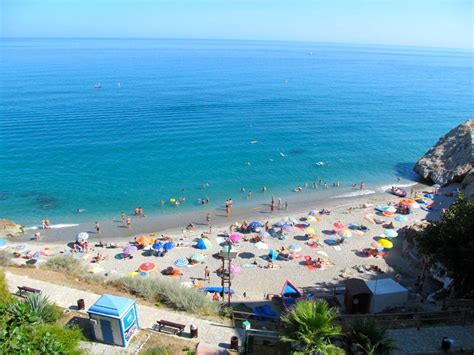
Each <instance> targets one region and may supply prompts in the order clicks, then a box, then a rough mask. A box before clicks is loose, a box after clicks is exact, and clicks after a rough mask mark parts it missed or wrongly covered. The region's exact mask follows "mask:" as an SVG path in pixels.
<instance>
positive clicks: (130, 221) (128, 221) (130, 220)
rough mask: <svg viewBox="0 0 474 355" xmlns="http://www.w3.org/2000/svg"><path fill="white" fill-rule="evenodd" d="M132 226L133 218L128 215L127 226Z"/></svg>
mask: <svg viewBox="0 0 474 355" xmlns="http://www.w3.org/2000/svg"><path fill="white" fill-rule="evenodd" d="M131 227H132V219H131V218H130V217H127V228H129V229H130V228H131Z"/></svg>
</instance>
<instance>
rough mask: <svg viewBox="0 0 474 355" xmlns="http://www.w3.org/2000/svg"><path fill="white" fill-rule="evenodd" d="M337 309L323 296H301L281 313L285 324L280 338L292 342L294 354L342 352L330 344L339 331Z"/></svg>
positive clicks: (339, 334) (342, 352)
mask: <svg viewBox="0 0 474 355" xmlns="http://www.w3.org/2000/svg"><path fill="white" fill-rule="evenodd" d="M336 317H337V310H336V309H335V308H333V307H330V306H329V305H328V303H327V302H326V301H324V300H320V301H316V302H315V301H309V300H304V301H300V302H298V303H296V306H295V308H294V309H292V310H290V311H289V312H288V313H287V314H285V315H283V316H282V321H283V323H284V325H285V328H284V332H283V336H282V337H281V340H282V341H284V342H288V343H291V345H292V346H293V347H294V348H295V349H296V351H295V352H294V353H293V354H344V353H345V352H344V350H343V349H341V348H338V347H337V346H335V345H334V344H333V341H334V340H335V339H336V338H338V337H340V336H341V335H342V331H341V327H339V326H338V325H336V324H335V320H336Z"/></svg>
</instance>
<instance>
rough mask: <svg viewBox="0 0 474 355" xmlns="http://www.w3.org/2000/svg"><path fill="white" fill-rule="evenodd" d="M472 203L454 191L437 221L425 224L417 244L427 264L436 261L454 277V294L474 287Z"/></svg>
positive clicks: (473, 208)
mask: <svg viewBox="0 0 474 355" xmlns="http://www.w3.org/2000/svg"><path fill="white" fill-rule="evenodd" d="M473 230H474V202H470V201H468V200H467V199H466V198H465V197H464V195H463V194H458V196H457V198H456V201H455V202H454V203H453V204H452V205H451V207H449V208H448V209H447V211H446V212H445V213H444V214H443V216H442V218H441V220H440V221H439V222H435V223H433V224H431V225H429V226H428V227H427V229H426V233H424V237H423V238H419V240H417V244H418V245H419V247H420V250H421V252H422V253H423V254H425V255H427V256H429V258H430V261H431V263H436V262H440V263H441V264H442V265H443V266H444V267H445V268H446V270H447V272H448V275H449V276H450V277H452V278H453V279H454V285H455V290H456V291H457V294H458V295H465V294H467V293H469V292H471V291H472V290H473V289H474V273H473V272H472V270H474V238H472V231H473Z"/></svg>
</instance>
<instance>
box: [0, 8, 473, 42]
mask: <svg viewBox="0 0 474 355" xmlns="http://www.w3.org/2000/svg"><path fill="white" fill-rule="evenodd" d="M0 4H1V5H0V6H1V8H0V11H1V15H0V16H1V18H0V21H1V23H0V26H1V27H0V29H1V36H2V37H143V38H210V39H252V40H290V41H315V42H342V43H368V44H398V45H415V46H431V47H454V48H473V22H474V20H473V19H474V9H473V8H474V5H473V4H474V1H473V0H286V1H282V0H0Z"/></svg>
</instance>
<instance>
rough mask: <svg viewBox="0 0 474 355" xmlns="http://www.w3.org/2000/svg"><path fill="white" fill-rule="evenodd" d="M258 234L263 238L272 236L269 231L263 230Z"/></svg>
mask: <svg viewBox="0 0 474 355" xmlns="http://www.w3.org/2000/svg"><path fill="white" fill-rule="evenodd" d="M258 235H259V236H260V237H262V238H268V237H270V233H268V232H267V231H261V232H260V233H258Z"/></svg>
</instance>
